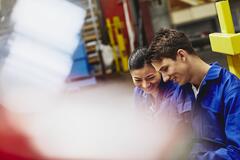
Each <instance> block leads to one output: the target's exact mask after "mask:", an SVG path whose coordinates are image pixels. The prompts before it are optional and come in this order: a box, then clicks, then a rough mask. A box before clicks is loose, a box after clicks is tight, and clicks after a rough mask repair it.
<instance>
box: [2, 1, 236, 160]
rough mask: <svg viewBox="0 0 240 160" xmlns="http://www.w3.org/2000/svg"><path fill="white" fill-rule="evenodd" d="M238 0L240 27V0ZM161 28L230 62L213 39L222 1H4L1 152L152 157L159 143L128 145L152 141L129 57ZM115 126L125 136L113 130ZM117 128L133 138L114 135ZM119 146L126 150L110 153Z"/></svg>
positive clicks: (12, 155) (211, 57)
mask: <svg viewBox="0 0 240 160" xmlns="http://www.w3.org/2000/svg"><path fill="white" fill-rule="evenodd" d="M229 2H230V6H231V12H232V16H233V21H234V25H235V29H236V32H239V31H240V7H239V6H240V2H239V1H235V0H229ZM161 27H166V28H175V29H177V30H181V31H184V32H185V33H186V34H187V35H188V36H189V38H190V40H191V42H192V44H193V47H194V48H195V49H196V51H197V53H198V54H199V56H200V57H201V58H202V59H203V60H204V61H206V62H207V63H212V62H215V61H218V62H219V63H220V65H222V66H223V67H226V68H227V61H226V57H225V55H223V54H220V53H214V52H212V51H211V46H210V42H209V37H208V35H209V34H210V33H213V32H220V27H219V22H218V17H217V13H216V8H215V1H214V0H52V1H50V0H34V1H33V0H0V73H1V80H0V82H1V85H0V95H1V97H0V100H1V104H2V110H1V115H2V116H0V118H2V120H1V121H0V124H1V126H0V131H1V135H0V139H1V140H0V141H4V142H5V143H3V144H2V145H1V146H0V149H1V150H0V157H1V155H2V157H4V158H5V159H21V158H22V159H27V158H28V159H51V158H49V157H54V158H56V157H57V158H59V159H66V158H70V159H71V158H72V159H81V158H85V159H132V158H133V157H135V158H136V157H138V158H139V156H140V157H142V158H143V159H146V157H151V156H152V155H151V154H150V153H152V152H147V151H151V149H152V148H151V147H149V150H147V151H146V153H149V154H146V155H145V158H144V155H141V154H140V155H139V154H137V153H139V152H141V151H142V148H139V150H135V152H136V153H135V152H131V153H132V154H131V153H128V152H127V151H126V149H125V150H124V149H123V148H124V147H126V146H128V145H129V144H132V148H131V147H130V149H129V148H128V149H129V150H128V151H129V152H130V151H133V150H134V149H133V148H134V146H137V145H139V144H138V143H136V142H137V141H138V140H143V139H144V138H143V137H144V136H143V135H141V134H140V135H138V133H139V132H141V131H142V130H141V129H140V128H138V129H137V131H136V129H134V127H133V126H135V125H136V124H135V123H134V122H133V123H130V124H129V121H131V117H132V115H131V114H129V113H130V110H131V108H132V103H133V84H132V80H131V77H130V74H129V72H128V57H129V55H130V53H131V52H132V51H133V50H134V49H135V48H137V47H143V46H148V45H149V44H150V42H151V39H152V37H153V35H154V33H155V32H157V31H158V30H159V29H160V28H161ZM109 115H111V116H109ZM94 117H95V118H94ZM128 120H129V121H128ZM89 121H91V122H89ZM115 122H116V123H115ZM114 123H115V124H114ZM127 124H128V126H127V127H126V125H127ZM115 125H117V126H118V129H119V130H120V132H119V130H118V129H116V131H112V126H115ZM36 126H38V127H36ZM140 126H141V125H140ZM104 127H105V129H103V128H104ZM150 130H151V129H150ZM83 131H84V134H83V135H81V133H83ZM128 131H129V132H128ZM118 132H119V133H121V134H123V135H125V136H126V135H127V136H126V137H127V138H126V137H125V138H124V137H122V135H121V136H120V138H119V137H118V136H119V135H118V136H116V137H114V138H113V140H112V139H111V138H109V137H111V136H112V135H117V133H118ZM136 132H137V133H136ZM89 133H90V134H89ZM93 133H94V134H93ZM135 134H137V135H138V139H137V140H135V141H134V142H132V141H131V140H130V139H131V137H136V135H135ZM150 134H151V133H150ZM96 135H99V136H97V137H95V136H96ZM74 136H75V138H71V137H74ZM78 136H79V137H78ZM52 137H55V139H54V138H53V139H52ZM153 137H154V136H153ZM76 139H77V140H76ZM85 139H90V142H89V141H84V140H85ZM51 140H52V141H51ZM97 140H99V141H105V140H106V143H103V142H102V143H98V145H97V143H96V144H95V141H97ZM122 141H123V144H124V145H117V144H119V143H120V142H122ZM81 142H82V143H81ZM152 142H154V140H153V141H152ZM16 143H17V145H16ZM30 144H31V145H30ZM86 144H89V145H88V149H86V148H85V149H83V148H84V147H83V146H84V145H86ZM111 145H112V146H113V148H114V146H118V147H116V148H117V149H116V150H114V151H113V150H110V151H109V150H108V149H109V146H110V148H111ZM7 146H8V147H7ZM9 146H14V147H9ZM23 146H25V147H23ZM26 146H27V147H26ZM46 146H47V147H46ZM147 146H148V145H147ZM149 146H151V145H149ZM21 148H25V149H22V150H21ZM33 148H37V149H36V150H38V151H35V149H33ZM44 148H45V149H44ZM46 148H47V149H46ZM49 148H51V149H49ZM66 148H68V149H67V150H66ZM96 148H98V149H96ZM100 148H101V149H100ZM107 148H108V149H107ZM119 150H120V153H122V154H120V155H119V154H117V151H119ZM47 151H48V152H47ZM64 151H65V152H64ZM81 151H82V152H81ZM91 153H92V154H91ZM103 153H105V154H103ZM126 153H128V154H129V156H126V157H124V156H123V155H124V154H126ZM133 153H134V154H133ZM116 155H118V156H116ZM45 156H46V157H45ZM48 156H49V157H48ZM34 157H35V158H34ZM36 157H38V158H36ZM130 157H131V158H130ZM0 159H2V158H0Z"/></svg>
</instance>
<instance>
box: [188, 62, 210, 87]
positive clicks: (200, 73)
mask: <svg viewBox="0 0 240 160" xmlns="http://www.w3.org/2000/svg"><path fill="white" fill-rule="evenodd" d="M192 64H193V65H192V66H191V67H192V72H191V74H192V79H191V81H190V83H191V84H193V85H194V86H195V87H196V88H197V89H198V88H199V87H200V85H201V82H202V81H203V79H204V77H205V76H206V74H207V72H208V70H209V69H210V65H209V64H207V63H206V62H204V61H203V60H201V59H200V58H198V57H195V58H193V61H192Z"/></svg>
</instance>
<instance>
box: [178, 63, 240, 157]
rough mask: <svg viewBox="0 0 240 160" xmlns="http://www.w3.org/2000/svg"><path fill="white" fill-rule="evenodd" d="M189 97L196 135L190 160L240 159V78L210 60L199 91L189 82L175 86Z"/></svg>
mask: <svg viewBox="0 0 240 160" xmlns="http://www.w3.org/2000/svg"><path fill="white" fill-rule="evenodd" d="M178 89H179V92H187V93H189V96H190V97H191V99H192V127H193V132H194V135H195V140H194V144H193V148H192V151H191V154H190V157H189V159H191V160H240V80H239V78H237V77H236V76H235V75H233V74H232V73H230V72H229V71H227V70H226V69H224V68H222V67H220V66H219V65H218V64H217V63H213V64H212V65H211V67H210V69H209V71H208V73H207V74H206V76H205V78H204V79H203V81H202V83H201V86H200V88H199V89H200V90H199V92H198V95H197V96H196V98H195V95H194V93H193V90H192V85H191V84H186V85H183V86H182V87H181V88H178Z"/></svg>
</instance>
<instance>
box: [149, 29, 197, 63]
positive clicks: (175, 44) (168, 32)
mask: <svg viewBox="0 0 240 160" xmlns="http://www.w3.org/2000/svg"><path fill="white" fill-rule="evenodd" d="M178 49H184V50H185V51H187V52H188V53H189V54H195V52H194V49H193V47H192V44H191V42H190V41H189V39H188V37H187V36H186V35H185V34H184V33H183V32H180V31H176V30H173V29H165V28H162V29H160V31H158V32H157V33H156V34H155V36H154V38H153V40H152V42H151V44H150V46H149V48H148V57H147V61H148V62H151V61H152V60H160V59H162V58H171V59H173V60H176V54H177V51H178Z"/></svg>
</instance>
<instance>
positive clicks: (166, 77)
mask: <svg viewBox="0 0 240 160" xmlns="http://www.w3.org/2000/svg"><path fill="white" fill-rule="evenodd" d="M162 78H163V81H164V82H167V81H168V80H169V79H170V76H169V75H167V74H164V73H162Z"/></svg>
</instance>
